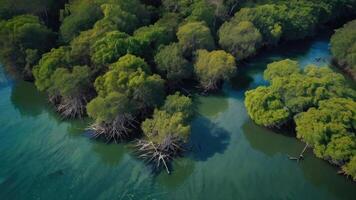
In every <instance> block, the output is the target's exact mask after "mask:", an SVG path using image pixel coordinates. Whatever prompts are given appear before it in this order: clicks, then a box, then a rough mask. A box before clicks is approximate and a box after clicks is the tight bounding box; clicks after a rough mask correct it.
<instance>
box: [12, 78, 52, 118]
mask: <svg viewBox="0 0 356 200" xmlns="http://www.w3.org/2000/svg"><path fill="white" fill-rule="evenodd" d="M11 102H12V104H13V106H14V107H15V108H16V109H17V110H18V111H19V112H20V113H21V115H23V116H31V117H35V116H38V115H40V114H41V113H42V112H43V111H44V110H45V109H46V108H47V107H46V106H43V105H46V104H47V101H46V95H45V94H44V93H41V92H38V90H36V88H35V86H34V85H33V84H32V83H29V82H25V81H17V82H15V83H14V85H13V88H12V93H11Z"/></svg>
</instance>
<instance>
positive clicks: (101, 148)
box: [92, 141, 127, 167]
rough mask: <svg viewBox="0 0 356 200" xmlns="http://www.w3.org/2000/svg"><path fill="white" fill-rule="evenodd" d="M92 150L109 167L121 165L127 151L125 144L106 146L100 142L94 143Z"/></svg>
mask: <svg viewBox="0 0 356 200" xmlns="http://www.w3.org/2000/svg"><path fill="white" fill-rule="evenodd" d="M93 143H94V144H93V145H92V149H93V151H94V152H95V154H96V155H98V157H99V158H100V160H101V161H102V162H103V163H104V164H105V165H107V166H110V167H115V166H117V165H119V164H120V162H121V161H122V159H123V158H124V156H125V154H126V153H127V149H126V148H125V146H124V144H116V143H109V144H105V143H102V142H100V141H93Z"/></svg>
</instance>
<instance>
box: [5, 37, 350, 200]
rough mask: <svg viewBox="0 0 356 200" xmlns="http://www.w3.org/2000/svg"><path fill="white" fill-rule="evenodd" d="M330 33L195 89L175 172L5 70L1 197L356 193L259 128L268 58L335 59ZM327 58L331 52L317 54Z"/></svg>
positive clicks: (291, 141) (296, 147)
mask: <svg viewBox="0 0 356 200" xmlns="http://www.w3.org/2000/svg"><path fill="white" fill-rule="evenodd" d="M327 41H328V38H319V39H314V40H313V41H302V42H299V44H288V45H285V46H282V47H280V48H278V50H266V53H263V54H260V55H259V56H257V57H255V58H253V59H251V60H250V61H248V62H246V63H244V64H240V65H239V66H238V68H239V76H237V77H236V78H234V80H233V81H232V83H231V84H225V85H224V87H223V90H222V92H221V93H219V94H215V95H212V96H207V97H204V96H196V97H195V103H196V106H197V110H198V113H199V114H198V115H197V116H196V117H195V119H194V120H193V122H192V137H191V138H192V139H191V144H192V149H191V153H189V154H188V155H187V156H186V157H185V158H180V159H177V160H176V161H175V162H174V164H173V168H174V171H173V173H172V174H171V175H168V174H166V173H164V172H163V173H160V174H159V175H154V174H152V173H150V169H149V168H147V167H146V166H145V165H144V163H142V162H141V161H140V160H137V159H136V158H135V157H134V156H133V153H132V148H131V147H130V144H119V145H117V144H105V143H103V142H99V141H95V140H92V139H90V138H89V137H87V134H86V133H85V127H86V126H87V123H88V122H87V121H84V122H80V121H61V120H60V119H59V118H58V117H57V115H56V114H55V113H54V112H53V111H52V110H51V107H50V106H48V105H47V102H46V97H45V95H44V94H42V93H39V92H37V91H36V89H35V87H34V86H33V84H31V83H26V82H23V81H15V80H12V79H10V78H8V77H6V75H5V74H4V73H3V71H0V112H1V113H0V199H11V200H12V199H26V200H32V199H51V200H52V199H53V200H56V199H61V200H63V199H167V200H168V199H169V200H171V199H172V200H174V199H179V200H180V199H187V200H188V199H201V200H210V199H214V200H215V199H222V200H229V199H323V200H324V199H325V200H328V199H355V196H356V184H355V183H352V182H351V181H350V180H347V179H346V178H345V177H343V176H340V175H337V169H336V168H334V167H333V166H331V165H329V164H328V163H326V162H325V161H322V160H319V159H317V158H315V157H314V156H313V154H312V152H311V151H309V152H307V154H306V159H305V160H304V161H303V162H301V163H299V164H298V163H296V162H293V161H290V160H288V155H297V154H298V153H299V152H300V151H301V149H302V148H303V146H304V145H303V144H302V143H300V142H298V141H297V140H296V139H295V138H294V137H293V136H291V135H289V134H288V133H274V132H272V131H270V130H267V129H265V128H262V127H259V126H256V125H255V124H254V123H253V122H252V121H251V120H250V119H249V118H248V116H247V113H246V110H245V107H244V105H243V100H244V92H245V91H246V90H247V89H250V88H255V87H257V86H258V85H263V84H266V82H264V80H263V78H262V72H263V70H264V69H265V67H266V64H267V63H269V62H272V61H275V60H280V59H283V58H294V59H297V60H299V61H300V63H301V64H302V65H303V66H305V65H307V64H310V63H314V64H318V65H320V64H326V65H327V64H328V63H329V62H330V52H329V49H328V42H327ZM316 58H322V59H316Z"/></svg>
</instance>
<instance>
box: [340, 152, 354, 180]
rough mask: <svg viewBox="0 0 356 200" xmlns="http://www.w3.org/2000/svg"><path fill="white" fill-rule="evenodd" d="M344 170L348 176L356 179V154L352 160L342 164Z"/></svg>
mask: <svg viewBox="0 0 356 200" xmlns="http://www.w3.org/2000/svg"><path fill="white" fill-rule="evenodd" d="M342 170H343V171H344V173H345V174H346V175H347V176H351V177H352V179H353V180H354V181H356V156H353V157H352V159H351V160H350V162H348V163H347V164H346V165H344V166H342Z"/></svg>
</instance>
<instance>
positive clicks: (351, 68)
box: [331, 20, 356, 80]
mask: <svg viewBox="0 0 356 200" xmlns="http://www.w3.org/2000/svg"><path fill="white" fill-rule="evenodd" d="M331 52H332V54H333V56H334V57H335V59H336V62H337V63H338V65H339V66H340V67H341V69H342V70H343V71H346V72H347V73H348V74H349V75H350V76H351V77H352V79H353V80H356V20H353V21H350V22H348V23H347V24H345V25H344V26H343V27H342V28H340V29H337V30H336V33H335V34H334V35H333V36H332V38H331Z"/></svg>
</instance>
